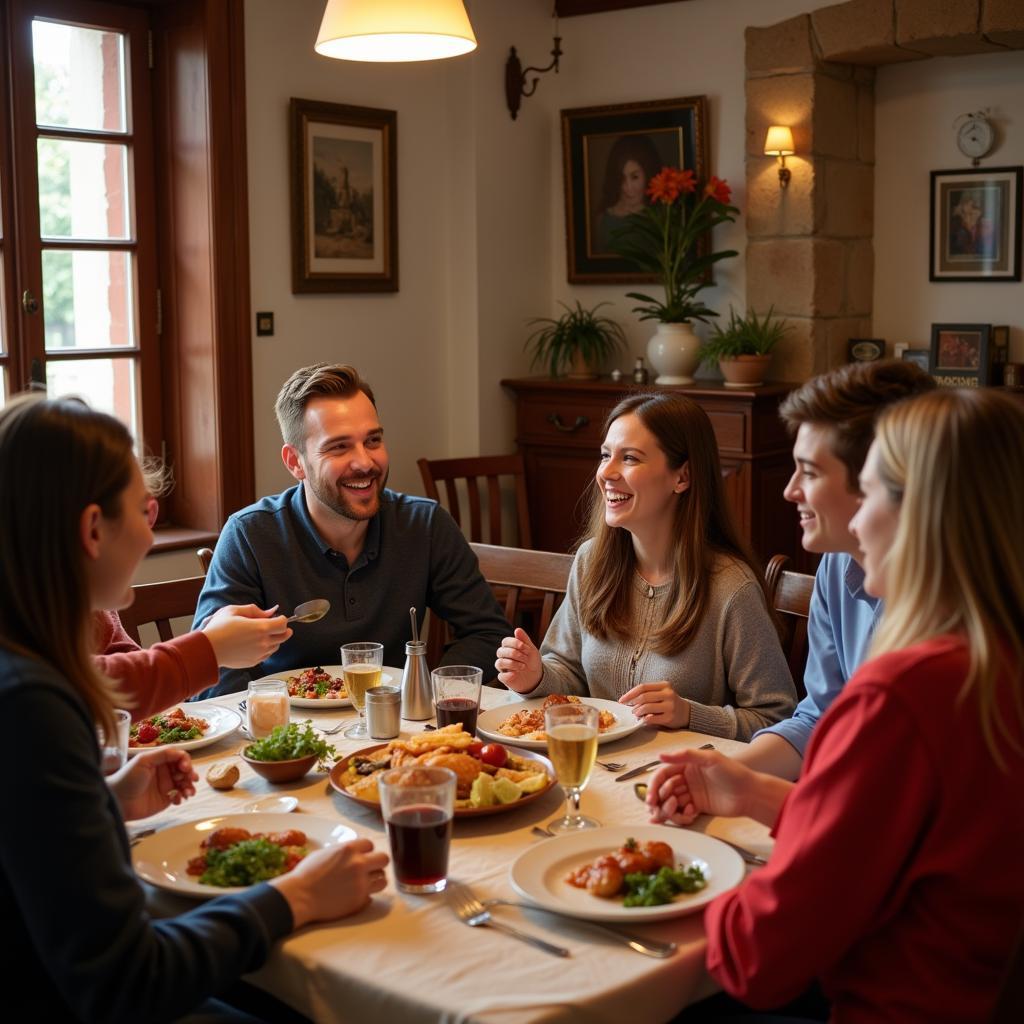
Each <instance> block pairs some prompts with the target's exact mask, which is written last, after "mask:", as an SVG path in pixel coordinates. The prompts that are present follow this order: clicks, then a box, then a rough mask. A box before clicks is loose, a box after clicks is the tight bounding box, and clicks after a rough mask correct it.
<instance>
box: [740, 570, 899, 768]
mask: <svg viewBox="0 0 1024 1024" xmlns="http://www.w3.org/2000/svg"><path fill="white" fill-rule="evenodd" d="M881 614H882V602H881V599H880V598H877V597H872V596H871V595H870V594H868V593H867V592H866V591H865V590H864V570H863V569H862V568H861V567H860V565H859V564H858V563H857V561H856V560H855V559H854V558H853V557H851V556H850V555H846V554H827V555H825V556H824V557H823V558H822V560H821V564H820V565H819V566H818V571H817V573H816V574H815V576H814V593H813V594H812V595H811V612H810V618H809V619H808V622H807V668H806V669H805V670H804V687H805V688H806V690H807V696H806V697H804V699H803V700H802V701H800V703H799V704H797V706H796V711H794V712H793V717H792V718H789V719H787V720H786V721H785V722H778V723H776V724H775V725H772V726H769V727H768V728H767V729H761V730H759V731H758V732H756V733H754V737H757V736H760V735H762V734H763V733H769V732H771V733H775V734H776V735H778V736H781V737H782V738H783V739H784V740H786V741H787V742H789V743H791V744H792V745H793V746H794V747H795V748H796V750H797V751H798V752H799V754H800V756H801V757H803V754H804V751H805V750H806V749H807V743H808V741H809V740H810V738H811V733H812V732H813V731H814V727H815V726H816V725H817V724H818V719H819V718H821V716H822V715H823V714H824V713H825V712H826V711H827V710H828V707H829V705H830V704H831V703H832V701H834V700H835V699H836V697H837V696H838V695H839V691H840V690H841V689H842V688H843V686H845V685H846V681H847V679H849V678H850V676H852V675H853V673H854V672H855V671H856V670H857V668H858V667H859V666H860V664H861V662H863V661H864V658H865V656H866V654H867V650H868V645H869V643H870V642H871V637H872V634H873V633H874V631H875V626H876V625H877V623H878V620H879V618H880V617H881ZM752 738H753V737H752Z"/></svg>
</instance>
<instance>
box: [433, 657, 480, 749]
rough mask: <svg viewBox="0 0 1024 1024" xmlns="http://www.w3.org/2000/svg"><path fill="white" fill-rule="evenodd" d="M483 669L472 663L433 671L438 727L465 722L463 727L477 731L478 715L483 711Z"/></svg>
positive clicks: (472, 731) (471, 733)
mask: <svg viewBox="0 0 1024 1024" xmlns="http://www.w3.org/2000/svg"><path fill="white" fill-rule="evenodd" d="M483 678H484V673H483V669H479V668H474V667H473V666H472V665H442V666H441V667H440V668H435V669H434V671H433V672H431V673H430V681H431V683H432V684H433V687H434V712H435V714H436V715H437V727H438V728H439V729H440V728H443V727H444V726H446V725H453V724H454V723H456V722H461V723H462V731H463V732H468V733H469V735H470V736H475V735H476V716H477V715H478V714H479V713H480V687H481V685H482V684H483Z"/></svg>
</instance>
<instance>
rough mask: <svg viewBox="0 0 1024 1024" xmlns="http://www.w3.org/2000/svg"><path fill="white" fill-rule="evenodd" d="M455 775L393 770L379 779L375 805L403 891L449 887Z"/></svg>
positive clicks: (443, 770)
mask: <svg viewBox="0 0 1024 1024" xmlns="http://www.w3.org/2000/svg"><path fill="white" fill-rule="evenodd" d="M456 781H457V780H456V776H455V772H453V771H452V770H451V769H450V768H427V767H421V766H416V767H407V768H392V769H390V770H389V771H386V772H384V773H383V774H382V775H381V777H380V783H379V790H380V806H381V812H382V814H383V815H384V823H385V826H386V828H387V832H388V840H389V842H390V843H391V863H392V866H393V868H394V872H395V882H396V883H397V885H398V888H399V889H400V890H401V891H402V892H417V893H424V892H441V890H442V889H444V887H445V885H447V883H448V847H449V845H450V843H451V838H452V816H453V815H454V813H455V785H456Z"/></svg>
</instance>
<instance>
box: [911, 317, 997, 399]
mask: <svg viewBox="0 0 1024 1024" xmlns="http://www.w3.org/2000/svg"><path fill="white" fill-rule="evenodd" d="M991 340H992V326H991V324H932V346H931V374H932V376H933V377H934V378H935V379H936V380H937V381H938V382H939V384H940V385H941V386H944V387H951V388H977V387H982V386H983V385H987V384H991V383H992V362H991V351H990V349H991ZM904 355H905V353H904Z"/></svg>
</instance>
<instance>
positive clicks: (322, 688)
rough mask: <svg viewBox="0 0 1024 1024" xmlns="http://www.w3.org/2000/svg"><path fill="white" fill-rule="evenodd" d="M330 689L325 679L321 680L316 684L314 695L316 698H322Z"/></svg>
mask: <svg viewBox="0 0 1024 1024" xmlns="http://www.w3.org/2000/svg"><path fill="white" fill-rule="evenodd" d="M330 688H331V684H330V683H329V682H328V681H327V680H326V679H321V680H320V681H319V682H318V683H317V684H316V695H317V696H318V697H323V696H324V695H325V694H326V693H327V691H328V690H329V689H330Z"/></svg>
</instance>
